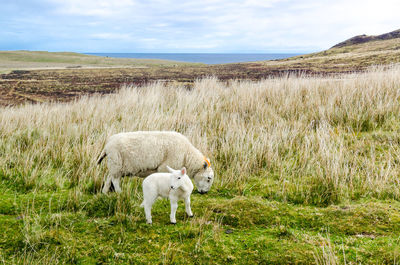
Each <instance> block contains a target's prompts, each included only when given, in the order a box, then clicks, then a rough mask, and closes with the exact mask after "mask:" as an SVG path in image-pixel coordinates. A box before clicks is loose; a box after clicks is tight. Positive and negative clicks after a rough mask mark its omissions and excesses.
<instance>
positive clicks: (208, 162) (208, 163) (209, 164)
mask: <svg viewBox="0 0 400 265" xmlns="http://www.w3.org/2000/svg"><path fill="white" fill-rule="evenodd" d="M204 160H205V161H206V163H207V165H208V167H211V163H210V161H208V159H207V158H206V157H204Z"/></svg>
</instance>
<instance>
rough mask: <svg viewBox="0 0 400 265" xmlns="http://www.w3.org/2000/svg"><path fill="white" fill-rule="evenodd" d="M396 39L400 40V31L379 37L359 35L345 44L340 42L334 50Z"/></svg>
mask: <svg viewBox="0 0 400 265" xmlns="http://www.w3.org/2000/svg"><path fill="white" fill-rule="evenodd" d="M396 38H400V29H398V30H395V31H392V32H389V33H385V34H381V35H377V36H368V35H365V34H363V35H358V36H355V37H353V38H350V39H348V40H345V41H343V42H340V43H338V44H336V45H334V46H333V47H332V48H341V47H345V46H351V45H355V44H361V43H365V42H370V41H377V40H391V39H396Z"/></svg>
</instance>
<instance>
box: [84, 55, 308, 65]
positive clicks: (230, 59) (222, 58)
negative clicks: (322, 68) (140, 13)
mask: <svg viewBox="0 0 400 265" xmlns="http://www.w3.org/2000/svg"><path fill="white" fill-rule="evenodd" d="M86 54H89V55H97V56H104V57H114V58H136V59H162V60H172V61H180V62H190V63H204V64H225V63H240V62H254V61H266V60H276V59H284V58H289V57H292V56H297V55H301V54H300V53H86Z"/></svg>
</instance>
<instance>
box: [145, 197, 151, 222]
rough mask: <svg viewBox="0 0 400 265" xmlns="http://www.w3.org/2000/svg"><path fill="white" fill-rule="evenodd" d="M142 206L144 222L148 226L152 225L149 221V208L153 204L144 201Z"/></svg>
mask: <svg viewBox="0 0 400 265" xmlns="http://www.w3.org/2000/svg"><path fill="white" fill-rule="evenodd" d="M143 206H144V213H145V215H146V222H147V223H148V224H152V223H153V222H152V220H151V207H152V206H153V204H152V203H151V202H148V201H146V200H144V201H143Z"/></svg>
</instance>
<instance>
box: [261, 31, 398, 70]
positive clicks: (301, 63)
mask: <svg viewBox="0 0 400 265" xmlns="http://www.w3.org/2000/svg"><path fill="white" fill-rule="evenodd" d="M396 32H397V31H396ZM388 34H389V33H388ZM384 35H385V34H384ZM381 36H383V35H381ZM391 36H393V38H383V37H379V36H376V37H375V38H372V37H371V38H366V39H367V40H364V41H355V40H354V39H353V38H352V39H350V40H348V41H345V42H343V43H340V44H337V45H335V46H334V47H332V48H330V49H328V50H325V51H322V52H317V53H311V54H305V55H300V56H296V57H292V58H288V59H283V60H278V61H265V62H262V64H263V65H264V66H266V67H269V68H274V69H282V70H283V69H290V70H295V69H297V70H300V71H305V72H310V73H313V72H314V73H328V74H332V73H342V72H352V71H363V70H366V69H368V67H370V66H373V65H387V64H392V63H399V62H400V35H396V34H392V35H391Z"/></svg>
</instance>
